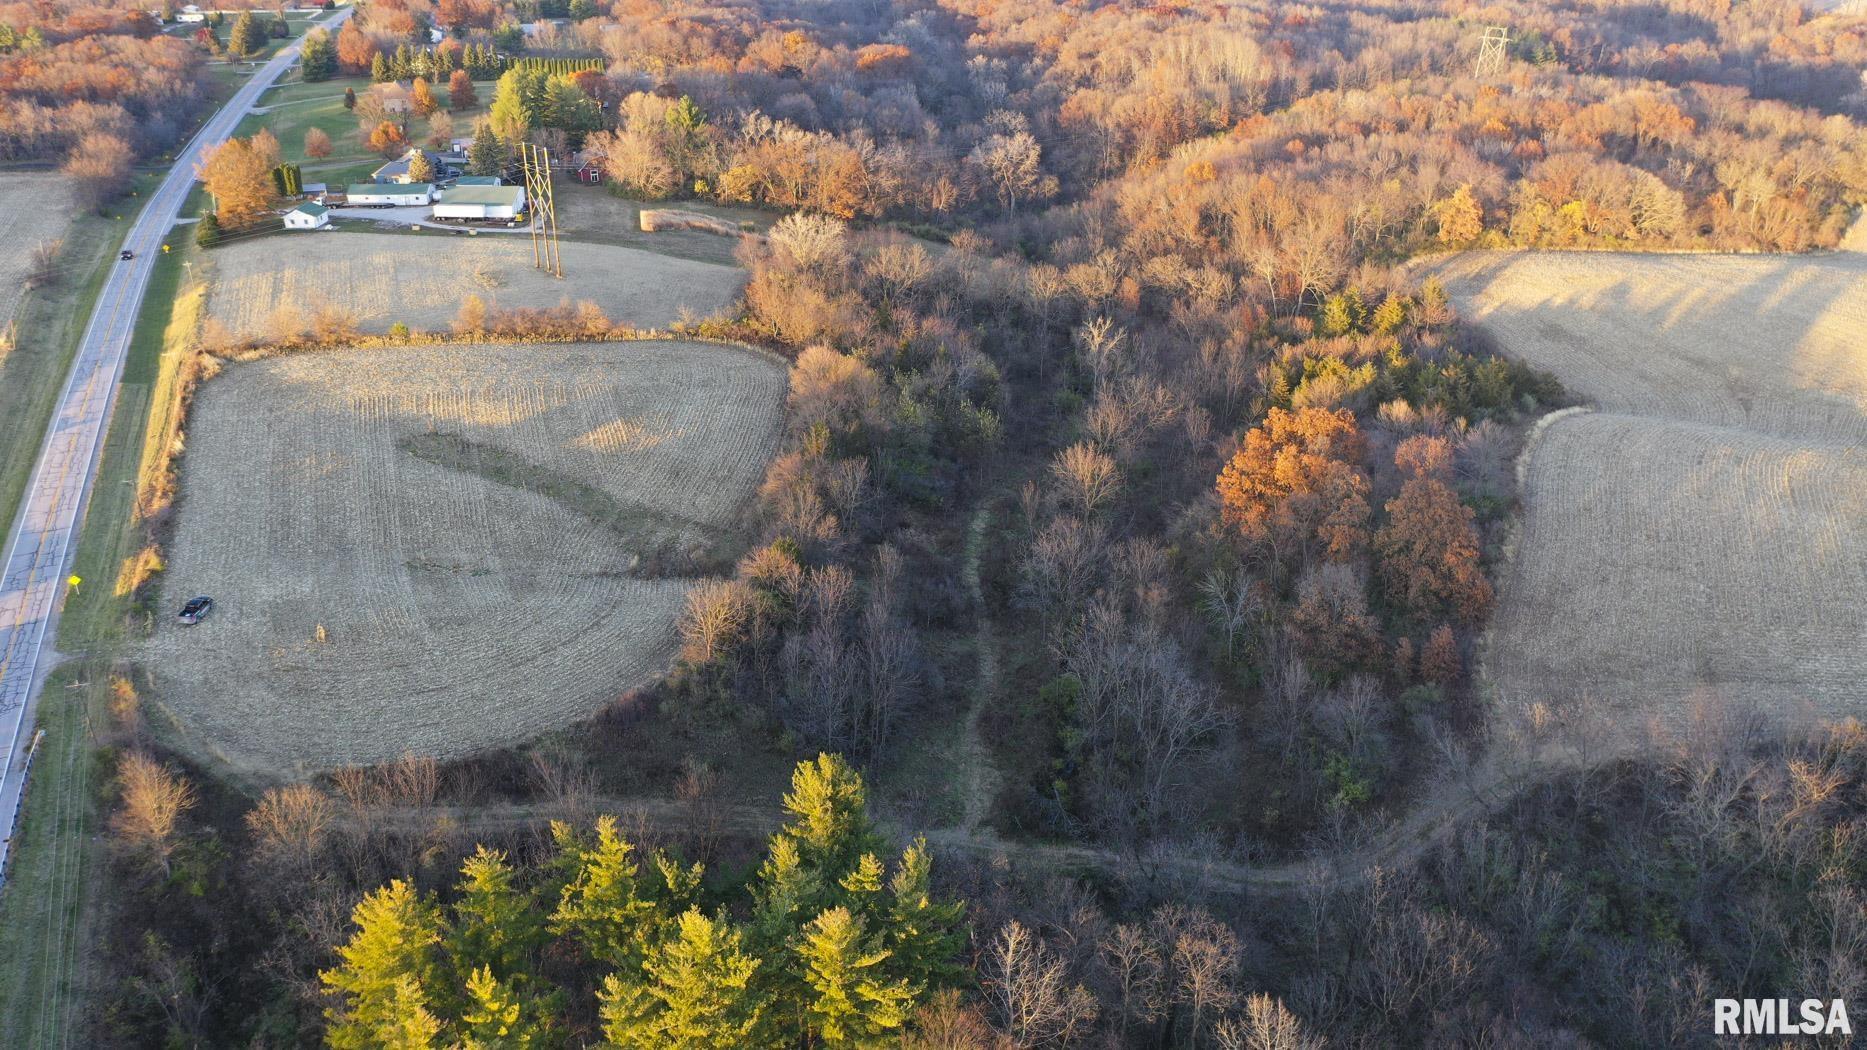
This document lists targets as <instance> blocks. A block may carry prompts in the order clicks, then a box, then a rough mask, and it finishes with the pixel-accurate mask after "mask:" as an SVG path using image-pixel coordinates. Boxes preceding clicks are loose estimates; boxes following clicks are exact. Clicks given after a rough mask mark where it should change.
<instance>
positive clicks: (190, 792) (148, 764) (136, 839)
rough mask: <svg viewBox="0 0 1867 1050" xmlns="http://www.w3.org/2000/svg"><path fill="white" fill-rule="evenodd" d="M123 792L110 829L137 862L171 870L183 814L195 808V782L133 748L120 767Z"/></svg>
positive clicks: (119, 778) (161, 869) (158, 868)
mask: <svg viewBox="0 0 1867 1050" xmlns="http://www.w3.org/2000/svg"><path fill="white" fill-rule="evenodd" d="M117 783H118V785H119V788H120V791H121V795H120V798H119V802H118V806H117V811H116V812H115V813H113V814H112V815H111V817H110V829H111V831H112V832H114V833H115V834H116V837H117V844H118V845H119V846H120V847H121V848H122V849H123V850H124V852H125V853H126V854H127V855H129V856H130V857H132V858H134V859H135V860H136V861H137V862H139V863H141V864H143V865H145V866H147V867H149V868H150V869H152V870H155V871H159V872H161V873H162V874H163V875H167V874H168V872H169V860H170V857H171V856H172V855H173V853H174V851H175V845H176V836H177V833H178V832H179V831H180V827H181V818H182V814H184V813H186V812H188V810H190V809H192V808H194V804H195V790H194V785H193V784H190V783H189V782H188V781H187V779H185V778H184V777H182V776H181V775H180V774H178V773H176V772H175V771H174V770H173V769H170V768H169V767H168V766H165V765H163V764H161V763H159V762H157V761H156V760H155V759H153V758H151V757H150V756H148V755H146V754H144V753H142V752H140V751H132V752H130V753H129V754H127V755H124V756H123V760H122V762H121V763H120V764H119V765H118V767H117Z"/></svg>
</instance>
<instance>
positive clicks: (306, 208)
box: [285, 201, 331, 230]
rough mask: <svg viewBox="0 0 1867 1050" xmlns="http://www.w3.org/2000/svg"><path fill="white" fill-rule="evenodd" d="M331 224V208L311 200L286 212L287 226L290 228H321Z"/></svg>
mask: <svg viewBox="0 0 1867 1050" xmlns="http://www.w3.org/2000/svg"><path fill="white" fill-rule="evenodd" d="M330 224H331V210H330V209H329V208H326V207H325V206H324V205H322V204H312V203H311V202H310V201H306V202H305V203H303V204H300V205H299V206H298V207H296V208H293V209H292V210H291V211H288V212H286V213H285V228H286V229H288V230H321V229H323V228H324V227H326V226H329V225H330Z"/></svg>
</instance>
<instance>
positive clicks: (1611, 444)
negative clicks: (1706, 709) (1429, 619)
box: [1446, 253, 1867, 721]
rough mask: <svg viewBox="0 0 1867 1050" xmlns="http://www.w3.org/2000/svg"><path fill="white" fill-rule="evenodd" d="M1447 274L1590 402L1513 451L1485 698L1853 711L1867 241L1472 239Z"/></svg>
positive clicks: (1673, 710) (1471, 306) (1501, 333)
mask: <svg viewBox="0 0 1867 1050" xmlns="http://www.w3.org/2000/svg"><path fill="white" fill-rule="evenodd" d="M1446 277H1447V282H1448V287H1449V288H1450V289H1451V290H1452V291H1453V293H1454V295H1455V297H1456V298H1457V299H1458V301H1459V302H1460V304H1461V307H1462V308H1463V309H1464V310H1465V312H1466V314H1467V316H1468V317H1470V318H1472V319H1474V320H1477V321H1478V322H1479V323H1481V324H1482V325H1483V326H1484V327H1485V328H1486V329H1488V330H1489V331H1490V333H1491V334H1492V335H1493V336H1494V337H1495V338H1496V340H1497V341H1498V343H1499V344H1500V346H1501V347H1502V349H1504V350H1506V351H1507V352H1509V353H1511V354H1514V355H1516V356H1518V357H1520V358H1522V359H1524V360H1526V361H1528V362H1530V363H1531V364H1534V365H1536V366H1538V367H1541V368H1545V369H1548V370H1549V371H1551V372H1554V373H1555V374H1556V375H1557V376H1558V377H1560V378H1561V379H1562V380H1563V381H1564V383H1566V384H1567V385H1568V386H1569V388H1570V389H1571V390H1572V391H1575V392H1576V393H1578V394H1580V395H1582V396H1583V397H1585V398H1587V399H1588V400H1589V401H1591V402H1592V403H1593V404H1595V405H1596V406H1597V407H1598V408H1599V409H1600V411H1598V412H1592V413H1586V414H1583V415H1578V416H1571V417H1569V418H1565V419H1561V420H1559V421H1556V422H1554V423H1553V424H1551V425H1550V426H1549V427H1548V428H1547V429H1546V430H1545V431H1544V433H1543V435H1542V436H1541V438H1540V440H1539V441H1538V442H1537V444H1536V446H1535V449H1534V451H1533V453H1532V455H1531V458H1530V460H1529V464H1528V470H1527V475H1526V478H1525V481H1526V485H1525V492H1524V497H1525V518H1524V524H1523V532H1522V535H1521V538H1520V543H1519V545H1518V550H1517V553H1516V556H1515V558H1514V559H1513V561H1512V563H1511V565H1510V568H1509V570H1508V574H1507V577H1506V579H1505V582H1504V586H1503V590H1502V598H1503V600H1502V602H1501V604H1500V608H1499V611H1498V614H1497V617H1496V619H1495V621H1494V623H1493V625H1492V630H1491V633H1490V636H1489V638H1488V640H1487V671H1488V673H1489V675H1490V677H1491V680H1492V683H1493V684H1494V685H1495V686H1496V687H1497V689H1498V690H1499V692H1500V694H1501V695H1503V696H1505V697H1506V698H1508V699H1514V700H1522V701H1529V700H1545V699H1548V700H1558V701H1561V700H1569V699H1574V698H1577V697H1592V698H1595V699H1598V700H1602V701H1606V702H1610V703H1616V704H1620V705H1624V706H1626V707H1627V708H1628V709H1629V710H1630V712H1631V713H1635V714H1640V715H1653V716H1658V717H1660V718H1661V719H1671V718H1675V717H1678V716H1679V715H1680V714H1681V713H1682V712H1683V711H1684V710H1685V709H1686V705H1688V704H1691V703H1694V702H1696V700H1697V699H1698V698H1700V697H1702V696H1710V697H1715V698H1717V699H1720V700H1723V701H1726V702H1729V703H1733V704H1736V705H1740V706H1745V707H1754V708H1756V709H1758V710H1760V711H1763V712H1766V713H1772V714H1775V715H1778V716H1781V717H1783V718H1786V719H1789V720H1791V721H1806V720H1810V719H1814V718H1828V717H1836V716H1844V715H1848V714H1853V715H1859V714H1860V713H1861V711H1862V709H1863V705H1864V701H1867V694H1864V693H1863V690H1862V688H1861V685H1860V683H1861V682H1862V681H1863V680H1867V679H1864V677H1863V676H1864V675H1867V256H1858V255H1845V254H1842V255H1830V256H1814V257H1782V256H1716V255H1675V256H1629V255H1607V254H1594V253H1591V254H1519V255H1492V256H1485V255H1479V256H1468V257H1463V258H1461V259H1458V260H1455V261H1453V262H1452V263H1450V264H1448V266H1447V267H1446Z"/></svg>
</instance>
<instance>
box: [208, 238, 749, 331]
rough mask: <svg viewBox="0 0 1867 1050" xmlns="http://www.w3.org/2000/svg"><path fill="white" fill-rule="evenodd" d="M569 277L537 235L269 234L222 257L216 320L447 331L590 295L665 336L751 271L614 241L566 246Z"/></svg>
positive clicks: (246, 325)
mask: <svg viewBox="0 0 1867 1050" xmlns="http://www.w3.org/2000/svg"><path fill="white" fill-rule="evenodd" d="M563 258H564V278H563V279H562V280H559V279H557V278H555V277H551V276H549V275H547V274H546V273H544V272H543V271H541V270H537V269H534V268H533V267H532V246H531V239H530V238H529V237H523V236H512V235H501V234H486V235H484V236H480V237H472V238H469V237H462V236H454V235H450V234H446V233H441V232H438V231H436V232H431V233H421V234H399V233H349V232H345V233H326V234H298V235H293V236H290V237H287V238H284V239H282V238H279V237H261V238H255V239H253V240H249V241H244V242H241V243H238V244H232V245H228V246H227V247H224V248H220V249H217V250H216V251H215V252H214V254H213V259H214V267H215V274H216V280H215V282H214V285H213V289H212V293H211V294H210V295H209V297H208V308H209V312H210V316H211V317H212V318H213V319H214V320H216V321H218V322H220V323H221V324H223V325H225V326H226V327H227V329H228V331H229V332H230V333H231V334H233V335H234V336H236V337H238V338H242V339H245V338H263V337H264V336H265V335H267V334H268V333H270V332H273V331H276V330H277V328H278V327H279V326H278V325H277V323H276V321H277V318H276V317H275V311H277V310H279V309H280V308H281V307H283V308H285V309H286V310H289V311H293V312H295V313H296V315H297V318H298V320H300V321H309V320H310V319H311V318H312V317H313V316H314V315H316V314H317V313H318V311H320V310H323V309H327V308H329V309H336V310H340V311H343V312H346V313H348V314H349V315H350V316H351V317H352V318H354V319H355V320H356V322H357V324H358V326H359V327H360V328H361V329H362V330H364V331H366V332H384V331H387V330H388V329H389V326H390V325H392V324H395V323H397V322H400V323H402V324H406V325H408V326H410V327H411V328H426V329H436V328H446V327H447V326H448V325H449V324H450V323H451V322H452V321H453V320H454V318H455V316H456V315H457V314H458V313H459V312H460V306H461V303H463V302H464V301H466V299H467V297H468V296H474V295H477V296H479V297H480V298H481V299H482V300H483V301H485V302H486V304H487V305H488V306H489V307H493V308H497V309H508V310H509V309H518V308H538V307H549V306H556V305H558V303H560V302H562V301H563V300H565V299H570V300H572V301H573V302H574V301H577V300H583V299H588V300H590V301H592V302H594V303H596V304H597V305H598V306H600V307H602V308H603V312H604V313H605V314H607V315H608V316H609V318H610V320H612V321H618V322H622V323H626V324H631V325H634V326H635V327H637V328H664V327H666V326H667V325H668V324H670V323H671V322H674V321H678V320H680V319H681V318H682V316H683V315H691V316H693V317H695V318H701V317H706V316H708V315H710V314H714V313H717V312H719V311H720V310H722V309H724V308H725V307H726V306H727V305H728V304H729V303H730V302H732V300H733V298H734V297H735V296H737V295H738V294H739V288H740V285H741V284H743V283H744V281H745V274H744V273H743V272H742V271H740V270H739V269H737V268H736V267H732V266H721V265H717V264H714V263H707V262H695V261H693V260H689V259H676V258H672V257H670V256H666V255H660V254H656V253H653V252H644V251H637V250H635V249H632V248H620V247H616V246H613V245H600V244H578V243H572V242H569V241H566V242H564V244H563Z"/></svg>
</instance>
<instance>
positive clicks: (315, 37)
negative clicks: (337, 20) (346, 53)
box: [298, 29, 337, 84]
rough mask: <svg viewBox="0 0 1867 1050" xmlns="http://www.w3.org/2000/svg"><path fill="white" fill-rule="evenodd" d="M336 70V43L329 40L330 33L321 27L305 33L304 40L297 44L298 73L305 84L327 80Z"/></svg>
mask: <svg viewBox="0 0 1867 1050" xmlns="http://www.w3.org/2000/svg"><path fill="white" fill-rule="evenodd" d="M336 72H337V45H335V44H333V43H332V42H331V34H329V33H327V32H325V31H324V30H322V29H314V30H312V31H311V32H309V33H306V34H305V42H304V43H303V44H301V45H299V52H298V75H299V77H300V78H301V79H303V80H304V81H305V83H307V84H314V83H317V82H319V81H323V80H329V79H330V78H331V77H332V76H333V75H334V74H336Z"/></svg>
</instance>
